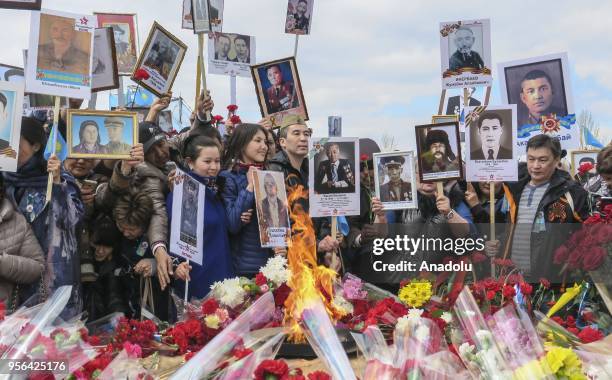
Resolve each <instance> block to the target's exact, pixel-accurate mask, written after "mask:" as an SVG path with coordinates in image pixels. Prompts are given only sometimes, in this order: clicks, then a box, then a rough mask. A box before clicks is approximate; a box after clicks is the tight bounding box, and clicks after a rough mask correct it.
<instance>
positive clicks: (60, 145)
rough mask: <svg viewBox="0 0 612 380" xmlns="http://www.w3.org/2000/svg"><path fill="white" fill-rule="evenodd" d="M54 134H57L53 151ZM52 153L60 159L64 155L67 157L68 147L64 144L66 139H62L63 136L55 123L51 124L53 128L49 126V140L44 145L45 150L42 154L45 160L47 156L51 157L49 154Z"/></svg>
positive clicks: (62, 159) (61, 159)
mask: <svg viewBox="0 0 612 380" xmlns="http://www.w3.org/2000/svg"><path fill="white" fill-rule="evenodd" d="M54 135H56V136H57V137H55V138H56V141H55V151H53V145H54V144H53V138H54ZM54 153H55V155H56V156H57V158H59V159H60V161H64V160H65V159H66V157H68V147H67V146H66V140H64V137H63V136H62V134H61V133H60V131H59V129H58V126H57V124H53V128H51V133H49V140H47V146H45V152H44V154H43V156H44V157H45V160H48V159H49V157H51V155H52V154H54Z"/></svg>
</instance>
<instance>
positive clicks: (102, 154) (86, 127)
mask: <svg viewBox="0 0 612 380" xmlns="http://www.w3.org/2000/svg"><path fill="white" fill-rule="evenodd" d="M67 118H68V121H67V123H66V124H67V128H66V130H67V133H66V142H67V145H68V156H69V157H74V158H104V159H111V160H115V159H116V160H123V159H128V158H130V150H131V149H132V146H134V145H136V144H137V143H138V120H137V115H136V113H135V112H126V111H112V112H109V111H90V110H75V109H69V110H68V116H67Z"/></svg>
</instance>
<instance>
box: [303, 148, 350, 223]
mask: <svg viewBox="0 0 612 380" xmlns="http://www.w3.org/2000/svg"><path fill="white" fill-rule="evenodd" d="M358 140H359V139H357V138H351V137H325V138H311V139H310V142H309V154H308V157H309V160H308V167H309V175H308V186H309V200H310V210H309V211H310V215H311V216H334V215H358V214H359V209H360V208H359V204H360V203H359V196H360V195H359V194H360V187H359V186H360V175H359V172H358V170H359V162H358V157H359V144H358Z"/></svg>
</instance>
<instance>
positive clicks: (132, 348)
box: [123, 342, 142, 359]
mask: <svg viewBox="0 0 612 380" xmlns="http://www.w3.org/2000/svg"><path fill="white" fill-rule="evenodd" d="M123 349H124V350H125V351H126V352H127V355H128V357H129V358H130V359H140V358H141V357H142V348H141V347H140V346H139V345H137V344H131V343H130V342H124V343H123Z"/></svg>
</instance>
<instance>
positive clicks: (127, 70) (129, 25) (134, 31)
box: [94, 13, 138, 75]
mask: <svg viewBox="0 0 612 380" xmlns="http://www.w3.org/2000/svg"><path fill="white" fill-rule="evenodd" d="M94 14H95V15H96V17H97V18H98V26H99V27H103V28H111V29H112V30H113V35H114V37H115V54H116V61H117V69H118V71H119V75H131V74H132V71H134V66H135V65H136V60H137V59H138V22H137V18H136V15H135V14H131V13H124V14H123V13H94Z"/></svg>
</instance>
